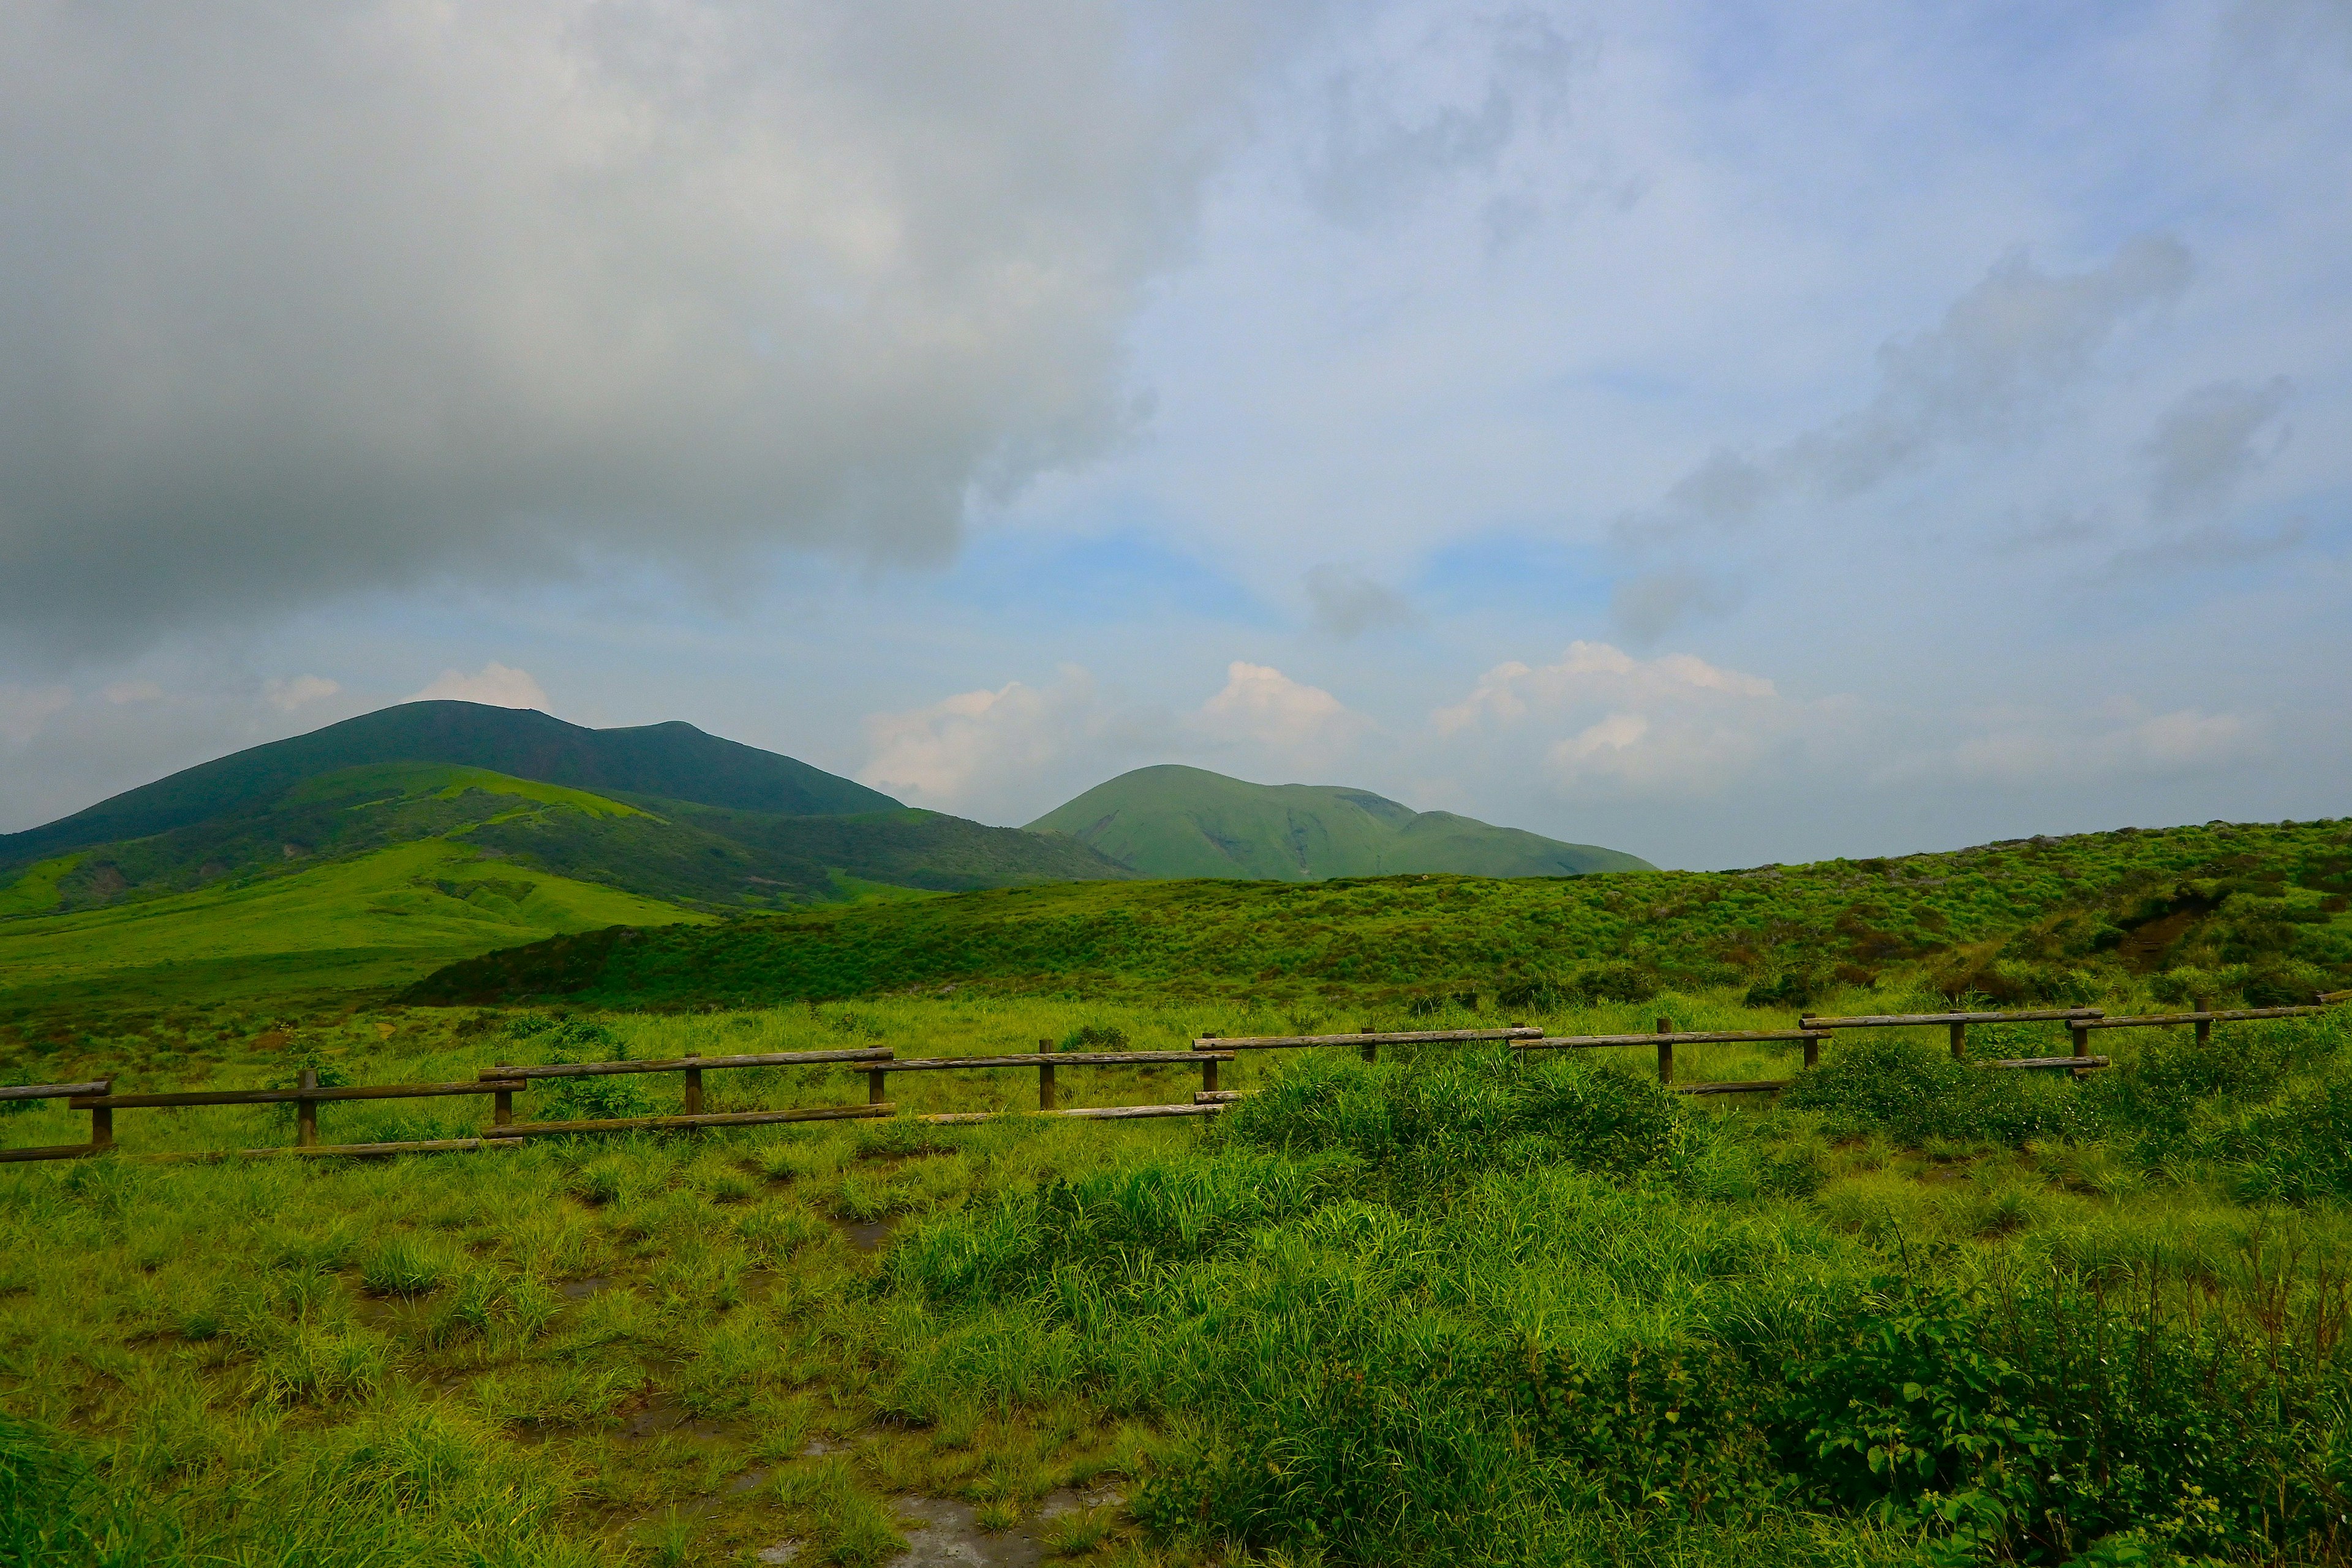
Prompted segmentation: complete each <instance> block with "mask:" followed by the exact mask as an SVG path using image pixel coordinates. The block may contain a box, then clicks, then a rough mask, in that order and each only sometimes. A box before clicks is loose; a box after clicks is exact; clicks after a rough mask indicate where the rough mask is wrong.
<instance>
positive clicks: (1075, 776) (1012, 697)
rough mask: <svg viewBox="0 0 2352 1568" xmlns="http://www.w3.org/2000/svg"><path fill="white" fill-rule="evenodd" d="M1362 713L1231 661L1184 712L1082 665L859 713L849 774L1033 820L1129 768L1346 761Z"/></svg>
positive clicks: (1248, 768) (986, 814) (1254, 769)
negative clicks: (860, 738) (860, 762)
mask: <svg viewBox="0 0 2352 1568" xmlns="http://www.w3.org/2000/svg"><path fill="white" fill-rule="evenodd" d="M1371 729H1372V726H1371V724H1370V721H1368V720H1366V719H1365V718H1364V717H1363V716H1362V715H1360V714H1359V713H1356V712H1354V711H1353V710H1350V709H1349V708H1348V707H1347V705H1346V704H1344V703H1342V702H1341V701H1340V700H1339V699H1338V698H1336V697H1334V696H1332V695H1331V693H1329V692H1328V691H1325V690H1323V689H1321V688H1319V687H1314V686H1307V685H1305V684H1303V683H1301V682H1298V681H1296V680H1293V679H1290V678H1289V677H1288V676H1286V675H1284V674H1283V673H1282V672H1281V671H1280V670H1278V669H1274V668H1268V667H1267V666H1265V665H1259V664H1250V663H1247V662H1246V661H1242V660H1235V661H1234V663H1232V664H1230V665H1229V666H1227V668H1226V671H1225V684H1224V685H1223V687H1222V688H1220V689H1218V690H1217V691H1215V692H1214V693H1213V694H1211V695H1210V697H1209V698H1208V699H1207V700H1205V701H1203V702H1202V704H1201V705H1200V706H1199V707H1198V708H1196V709H1193V710H1191V711H1189V712H1183V713H1173V714H1171V713H1169V712H1167V711H1165V710H1160V709H1159V708H1156V707H1153V706H1150V705H1148V704H1139V703H1133V702H1129V701H1126V700H1120V699H1119V698H1118V697H1116V696H1114V695H1112V694H1110V693H1108V692H1105V691H1104V690H1102V689H1100V688H1099V687H1098V686H1097V684H1096V681H1095V679H1094V677H1093V676H1092V675H1091V674H1089V673H1088V672H1087V670H1085V669H1083V668H1080V667H1078V666H1076V665H1065V666H1063V667H1062V668H1061V669H1060V670H1059V671H1058V672H1057V673H1056V674H1055V678H1054V679H1053V680H1052V681H1050V682H1048V683H1046V684H1045V685H1042V686H1032V685H1029V684H1027V683H1025V682H1023V681H1018V680H1015V681H1010V682H1007V683H1006V684H1005V685H1003V686H1001V687H997V688H995V689H982V690H977V691H963V692H959V693H957V694H956V695H954V696H952V697H948V698H943V699H942V700H940V701H937V702H933V703H929V704H927V705H926V706H923V707H920V708H914V709H908V710H903V711H898V712H888V713H877V714H873V715H870V716H869V717H868V718H867V719H866V747H867V751H868V758H869V760H868V761H867V762H866V764H865V765H864V766H863V767H861V768H859V769H858V770H857V777H858V778H859V779H860V780H862V781H863V782H865V783H866V784H871V785H873V786H874V787H875V788H876V789H878V790H883V791H886V792H887V793H889V794H891V795H897V796H898V797H899V798H900V799H902V800H905V801H907V802H908V803H909V804H913V805H927V806H933V807H936V808H938V809H940V810H945V811H953V812H957V813H959V814H961V815H964V816H978V817H980V818H982V820H985V821H992V822H1027V821H1033V820H1034V819H1035V818H1036V817H1037V816H1041V815H1043V814H1044V813H1045V812H1046V811H1049V810H1051V809H1052V808H1053V807H1055V805H1060V804H1061V803H1062V802H1063V801H1064V800H1066V799H1068V798H1069V797H1071V796H1073V795H1077V794H1079V793H1080V792H1082V791H1084V790H1087V789H1089V788H1092V787H1093V786H1094V785H1096V784H1100V783H1102V782H1103V781H1104V780H1105V779H1108V778H1112V777H1115V776H1117V775H1118V774H1119V773H1125V772H1127V771H1128V770H1129V769H1130V768H1137V767H1142V766H1146V765H1148V764H1150V763H1171V762H1186V763H1196V764H1198V765H1200V766H1202V767H1210V768H1215V769H1218V770H1220V771H1222V772H1226V773H1241V774H1244V775H1245V776H1249V777H1255V778H1265V779H1276V778H1277V777H1278V776H1281V775H1286V774H1288V773H1294V772H1297V771H1299V770H1302V769H1305V770H1311V769H1315V768H1320V767H1325V766H1331V765H1338V764H1340V763H1343V762H1344V761H1345V760H1346V759H1347V758H1348V756H1349V753H1350V752H1351V749H1352V748H1353V747H1354V745H1355V744H1356V743H1357V742H1360V740H1361V739H1363V738H1364V737H1365V736H1367V735H1368V734H1370V732H1371Z"/></svg>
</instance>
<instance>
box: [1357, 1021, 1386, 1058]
mask: <svg viewBox="0 0 2352 1568" xmlns="http://www.w3.org/2000/svg"><path fill="white" fill-rule="evenodd" d="M1358 1033H1360V1034H1366V1035H1371V1034H1378V1033H1379V1031H1378V1030H1376V1029H1374V1028H1373V1027H1372V1026H1370V1024H1367V1025H1365V1026H1363V1028H1362V1029H1360V1030H1359V1031H1358ZM1363 1052H1364V1059H1365V1060H1366V1061H1368V1062H1376V1061H1378V1060H1380V1059H1381V1047H1380V1042H1379V1041H1377V1040H1366V1041H1365V1042H1364V1044H1363Z"/></svg>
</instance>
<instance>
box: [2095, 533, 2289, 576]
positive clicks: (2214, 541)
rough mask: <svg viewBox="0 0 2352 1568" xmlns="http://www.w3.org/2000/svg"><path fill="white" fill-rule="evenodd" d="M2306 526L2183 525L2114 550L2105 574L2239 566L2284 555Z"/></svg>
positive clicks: (2131, 574) (2183, 570)
mask: <svg viewBox="0 0 2352 1568" xmlns="http://www.w3.org/2000/svg"><path fill="white" fill-rule="evenodd" d="M2310 533H2311V527H2310V525H2309V524H2308V523H2306V522H2304V521H2301V520H2300V519H2289V520H2288V521H2285V522H2283V523H2280V524H2278V525H2277V526H2276V527H2274V528H2242V527H2235V526H2232V525H2230V524H2227V523H2218V522H2217V523H2208V524H2206V525H2205V526H2203V527H2201V528H2190V529H2184V530H2181V531H2178V532H2175V533H2170V534H2168V535H2165V536H2164V537H2161V538H2158V539H2156V540H2154V541H2152V542H2148V543H2146V544H2136V545H2134V546H2132V547H2131V548H2130V549H2128V550H2119V551H2117V552H2116V554H2115V557H2114V559H2112V560H2110V561H2109V562H2108V563H2107V571H2106V575H2107V576H2108V577H2110V578H2120V577H2132V576H2138V575H2142V574H2149V575H2153V574H2159V573H2168V572H2194V571H2200V570H2211V569H2217V568H2222V567H2231V566H2242V565H2245V564H2247V563H2250V562H2254V561H2261V560H2263V559H2266V558H2267V557H2270V556H2273V555H2284V554H2285V553H2286V552H2288V551H2290V550H2293V549H2294V548H2295V547H2296V546H2297V545H2300V544H2301V543H2302V542H2304V541H2305V539H2306V538H2308V537H2309V536H2310Z"/></svg>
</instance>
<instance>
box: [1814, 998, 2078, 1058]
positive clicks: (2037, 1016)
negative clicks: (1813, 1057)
mask: <svg viewBox="0 0 2352 1568" xmlns="http://www.w3.org/2000/svg"><path fill="white" fill-rule="evenodd" d="M2105 1016H2106V1015H2105V1014H2104V1013H2102V1012H2101V1011H2100V1010H2099V1009H2098V1008H2096V1007H2041V1008H2028V1009H2026V1010H2024V1011H2022V1012H2008V1013H1868V1014H1863V1015H1861V1016H1855V1017H1851V1018H1817V1017H1815V1016H1812V1015H1811V1014H1810V1013H1807V1014H1804V1015H1802V1016H1800V1017H1799V1018H1798V1020H1797V1026H1798V1027H1800V1028H1804V1029H1832V1030H1835V1029H1930V1028H1943V1029H1947V1030H1948V1031H1950V1034H1951V1040H1952V1059H1953V1060H1954V1061H1956V1062H1961V1061H1966V1060H1968V1059H1969V1025H1971V1024H2065V1025H2067V1026H2070V1027H2072V1028H2074V1055H2075V1056H2077V1057H2082V1058H2084V1065H2087V1061H2088V1052H2087V1051H2085V1049H2084V1046H2083V1031H2082V1029H2081V1028H2080V1027H2079V1026H2080V1025H2082V1024H2084V1023H2086V1022H2088V1021H2090V1020H2092V1019H2094V1018H2102V1017H2105ZM2051 1059H2052V1060H2053V1061H2055V1060H2056V1058H2051ZM2099 1065H2101V1066H2103V1067H2104V1066H2105V1062H2102V1063H2100V1064H2099Z"/></svg>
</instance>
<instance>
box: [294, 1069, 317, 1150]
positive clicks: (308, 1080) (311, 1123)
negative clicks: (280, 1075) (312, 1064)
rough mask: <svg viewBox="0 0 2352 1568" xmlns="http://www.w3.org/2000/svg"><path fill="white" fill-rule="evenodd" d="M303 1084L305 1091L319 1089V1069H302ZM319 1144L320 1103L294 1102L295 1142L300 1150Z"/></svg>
mask: <svg viewBox="0 0 2352 1568" xmlns="http://www.w3.org/2000/svg"><path fill="white" fill-rule="evenodd" d="M301 1082H302V1087H303V1088H304V1089H316V1088H318V1087H319V1069H318V1068H303V1069H302V1080H301ZM294 1142H295V1144H296V1146H297V1147H299V1148H303V1149H308V1148H310V1146H311V1145H313V1144H315V1143H316V1142H319V1102H318V1101H317V1100H296V1101H295V1102H294Z"/></svg>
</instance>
